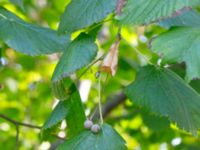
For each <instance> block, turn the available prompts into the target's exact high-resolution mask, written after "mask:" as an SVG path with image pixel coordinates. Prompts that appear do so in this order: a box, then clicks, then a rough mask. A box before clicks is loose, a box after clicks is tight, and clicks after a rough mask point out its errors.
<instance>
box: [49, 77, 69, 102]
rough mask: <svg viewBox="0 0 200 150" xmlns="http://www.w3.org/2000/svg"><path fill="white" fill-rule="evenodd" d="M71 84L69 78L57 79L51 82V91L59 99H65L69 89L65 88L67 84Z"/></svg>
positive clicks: (67, 96)
mask: <svg viewBox="0 0 200 150" xmlns="http://www.w3.org/2000/svg"><path fill="white" fill-rule="evenodd" d="M70 84H72V81H71V80H70V79H68V78H67V79H65V80H64V79H63V80H59V81H57V82H53V83H52V91H53V93H54V95H55V97H56V98H57V99H59V100H66V99H68V98H69V96H70V89H68V88H66V87H69V86H67V85H70Z"/></svg>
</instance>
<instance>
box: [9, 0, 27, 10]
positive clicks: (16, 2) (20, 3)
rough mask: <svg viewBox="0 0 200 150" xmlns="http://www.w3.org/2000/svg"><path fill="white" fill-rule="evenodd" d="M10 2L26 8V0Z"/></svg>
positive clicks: (12, 0) (11, 0)
mask: <svg viewBox="0 0 200 150" xmlns="http://www.w3.org/2000/svg"><path fill="white" fill-rule="evenodd" d="M10 2H11V3H13V4H15V5H16V6H18V7H20V8H21V9H24V0H10Z"/></svg>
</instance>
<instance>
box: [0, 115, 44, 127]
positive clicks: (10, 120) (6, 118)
mask: <svg viewBox="0 0 200 150" xmlns="http://www.w3.org/2000/svg"><path fill="white" fill-rule="evenodd" d="M0 118H3V119H5V120H7V121H9V122H11V123H12V124H14V125H15V126H16V125H18V126H25V127H28V128H35V129H42V127H41V126H36V125H31V124H27V123H22V122H18V121H16V120H13V119H11V118H9V117H7V116H5V115H3V114H0Z"/></svg>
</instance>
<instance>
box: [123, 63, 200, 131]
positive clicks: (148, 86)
mask: <svg viewBox="0 0 200 150" xmlns="http://www.w3.org/2000/svg"><path fill="white" fill-rule="evenodd" d="M125 92H126V94H127V96H128V97H129V98H130V99H131V100H132V101H133V102H135V103H136V104H138V105H141V106H144V107H145V108H147V109H148V110H149V111H151V112H153V113H156V114H157V115H161V116H166V117H169V119H170V120H171V121H172V122H175V123H176V124H177V125H178V126H179V127H181V128H182V129H185V130H187V131H190V132H192V133H193V134H196V133H197V131H198V129H200V109H199V108H200V96H199V94H198V93H197V92H196V91H195V90H193V89H192V88H191V87H190V86H189V85H187V84H186V83H185V82H184V81H183V80H182V79H181V78H180V77H179V76H177V75H176V74H175V73H173V72H172V71H170V70H168V69H162V68H155V67H153V66H146V67H143V68H142V69H141V70H140V71H139V72H138V75H137V78H136V80H135V81H134V82H133V83H132V84H130V85H129V86H128V87H127V88H126V89H125Z"/></svg>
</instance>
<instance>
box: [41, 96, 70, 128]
mask: <svg viewBox="0 0 200 150" xmlns="http://www.w3.org/2000/svg"><path fill="white" fill-rule="evenodd" d="M69 103H70V102H69V100H66V101H60V102H59V103H58V104H57V105H56V107H55V108H54V110H53V112H52V113H51V115H50V117H49V118H48V120H47V121H46V122H45V124H44V126H43V129H45V130H46V129H48V128H51V127H53V126H55V125H57V124H58V123H60V122H61V121H62V120H64V119H65V118H66V116H67V114H69V111H70V104H69Z"/></svg>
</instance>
